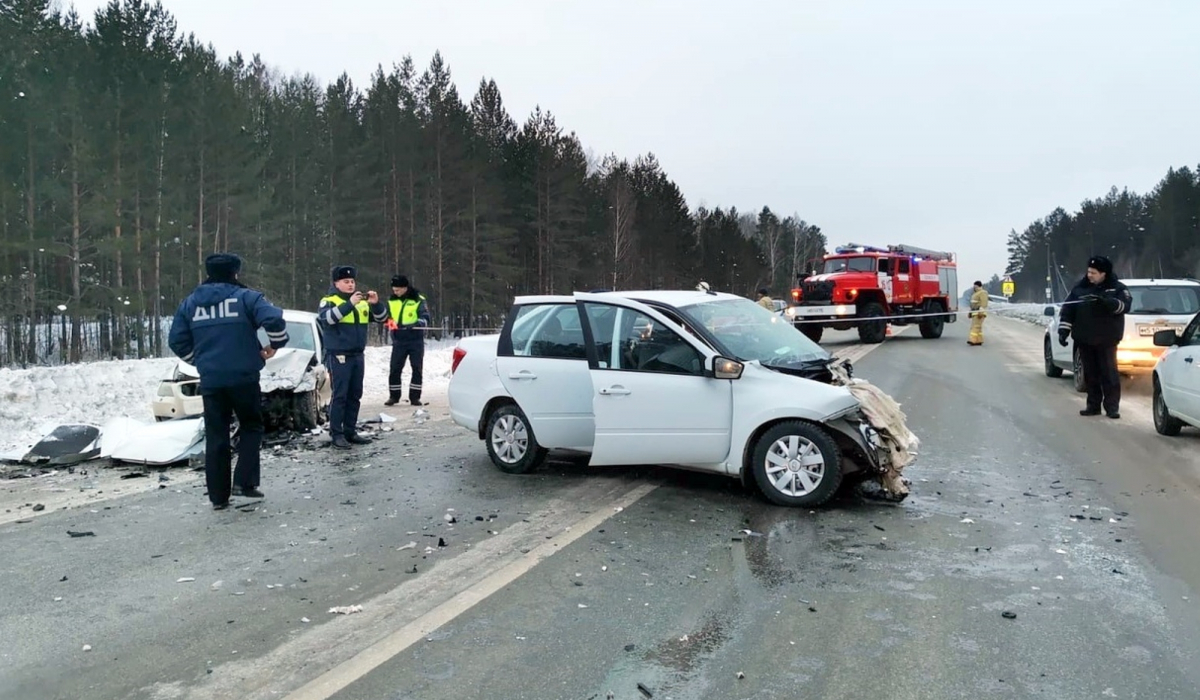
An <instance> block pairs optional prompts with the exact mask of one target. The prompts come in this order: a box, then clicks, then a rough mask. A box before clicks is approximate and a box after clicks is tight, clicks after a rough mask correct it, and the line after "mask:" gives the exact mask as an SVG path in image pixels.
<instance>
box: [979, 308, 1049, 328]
mask: <svg viewBox="0 0 1200 700" xmlns="http://www.w3.org/2000/svg"><path fill="white" fill-rule="evenodd" d="M1055 306H1057V305H1055ZM1045 308H1046V305H1045V304H991V305H989V307H988V311H990V312H992V313H994V314H998V315H1000V316H1005V317H1007V318H1016V319H1020V320H1022V321H1027V322H1029V323H1032V324H1035V325H1038V326H1046V325H1049V323H1050V317H1049V316H1046V315H1044V313H1043V311H1044V309H1045Z"/></svg>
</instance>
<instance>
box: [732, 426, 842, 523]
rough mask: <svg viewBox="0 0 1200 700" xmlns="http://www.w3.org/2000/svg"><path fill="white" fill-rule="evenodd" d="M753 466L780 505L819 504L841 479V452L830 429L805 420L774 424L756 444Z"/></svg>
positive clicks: (763, 486)
mask: <svg viewBox="0 0 1200 700" xmlns="http://www.w3.org/2000/svg"><path fill="white" fill-rule="evenodd" d="M750 459H751V464H750V468H751V470H752V471H753V473H754V479H755V481H756V482H757V483H758V487H759V488H760V489H761V490H762V492H763V495H764V496H766V497H767V500H769V501H771V502H772V503H777V504H779V505H781V506H807V507H813V506H819V505H821V504H823V503H825V502H826V501H828V500H829V499H830V498H832V497H833V494H834V493H836V492H837V489H838V486H840V485H841V483H842V453H841V450H839V449H838V446H837V443H835V442H834V441H833V438H832V437H830V435H829V433H827V432H825V430H824V429H822V428H821V427H820V426H818V425H815V424H813V423H807V422H805V421H787V422H784V423H780V424H778V425H775V426H772V427H771V428H770V429H768V430H767V431H766V432H764V433H763V434H762V436H761V437H759V438H758V442H756V443H755V445H754V452H753V453H752V455H751V457H750Z"/></svg>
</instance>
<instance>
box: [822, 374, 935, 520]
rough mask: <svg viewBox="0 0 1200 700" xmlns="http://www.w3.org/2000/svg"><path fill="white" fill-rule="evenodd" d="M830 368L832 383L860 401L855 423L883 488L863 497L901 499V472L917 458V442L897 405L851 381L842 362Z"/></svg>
mask: <svg viewBox="0 0 1200 700" xmlns="http://www.w3.org/2000/svg"><path fill="white" fill-rule="evenodd" d="M829 368H830V370H831V371H832V372H833V377H834V379H833V384H834V385H836V386H845V387H846V388H847V389H849V390H850V393H851V394H853V395H854V397H855V398H856V399H858V402H859V411H860V412H861V418H862V420H859V421H858V426H857V427H858V430H859V432H860V433H861V435H862V438H863V439H862V443H864V444H865V451H866V452H867V456H868V457H869V458H870V459H871V461H872V463H873V464H872V466H873V467H874V468H875V469H876V473H877V475H878V485H879V487H880V488H881V489H882V493H872V492H871V490H870V489H867V490H865V494H866V495H874V496H878V497H881V498H884V499H886V500H890V501H902V500H904V499H905V497H907V496H908V493H909V490H908V485H909V481H908V479H906V478H904V476H903V471H904V468H905V467H907V466H908V465H909V464H911V463H912V462H913V460H914V459H915V458H916V456H917V449H918V447H919V446H920V440H919V439H918V438H917V436H916V435H915V434H913V432H912V431H911V430H909V429H908V425H907V424H906V420H907V417H906V416H905V415H904V412H903V411H901V410H900V404H898V403H896V401H895V399H893V398H892V397H891V396H888V394H887V393H886V392H884V391H883V390H882V389H880V388H879V387H877V386H875V385H874V384H871V383H870V382H868V381H866V380H865V379H859V378H853V379H852V378H851V377H850V375H849V373H848V372H847V371H846V368H845V366H844V361H842V362H835V363H832V364H830V366H829Z"/></svg>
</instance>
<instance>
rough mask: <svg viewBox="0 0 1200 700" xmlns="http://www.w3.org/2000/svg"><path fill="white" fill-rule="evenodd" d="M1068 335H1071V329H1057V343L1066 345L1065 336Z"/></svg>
mask: <svg viewBox="0 0 1200 700" xmlns="http://www.w3.org/2000/svg"><path fill="white" fill-rule="evenodd" d="M1068 335H1071V331H1069V330H1067V329H1066V328H1059V329H1058V344H1059V345H1061V346H1063V347H1064V348H1065V347H1067V336H1068Z"/></svg>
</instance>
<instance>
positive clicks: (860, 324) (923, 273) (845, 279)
mask: <svg viewBox="0 0 1200 700" xmlns="http://www.w3.org/2000/svg"><path fill="white" fill-rule="evenodd" d="M821 264H822V269H821V271H820V272H819V273H815V274H801V275H799V286H797V287H796V288H795V289H793V290H792V301H791V305H790V306H788V309H787V311H786V313H787V315H788V316H789V317H791V318H792V321H793V323H795V325H796V327H797V328H798V329H800V330H801V331H802V332H803V333H804V334H805V335H807V336H808V337H809V338H812V339H813V340H814V341H820V339H821V333H822V331H823V329H825V328H827V327H828V328H833V329H835V330H839V331H841V330H849V329H851V328H855V327H857V328H858V337H859V338H860V339H861V340H862V342H864V343H880V342H883V339H884V338H885V337H886V335H887V325H888V323H889V322H890V323H892V324H894V325H897V326H906V325H909V324H917V325H918V326H920V328H921V336H922V337H924V338H939V337H941V335H942V328H943V324H946V323H954V322H955V321H956V320H957V318H958V314H957V312H958V265H957V263H956V262H955V257H954V254H953V253H943V252H940V251H935V250H925V249H924V248H917V247H915V246H909V245H889V246H887V247H886V248H878V247H875V246H868V245H859V244H857V243H850V244H848V245H844V246H840V247H838V248H836V249H835V250H834V252H833V253H832V254H829V255H826V256H825V257H824V259H823V260H822V261H821Z"/></svg>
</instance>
